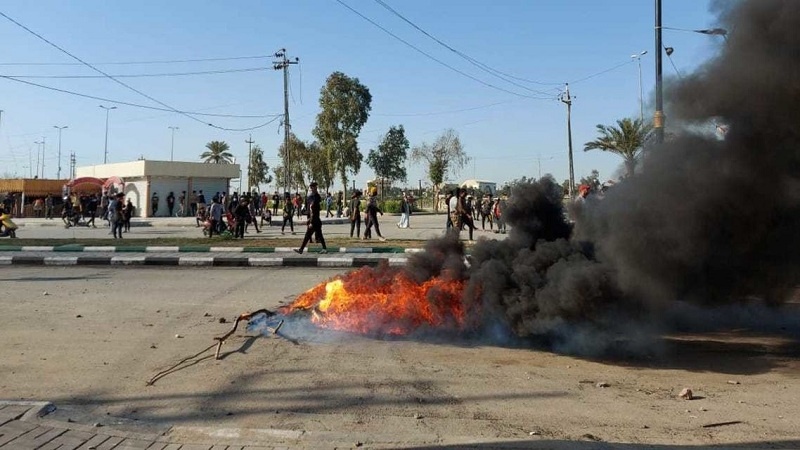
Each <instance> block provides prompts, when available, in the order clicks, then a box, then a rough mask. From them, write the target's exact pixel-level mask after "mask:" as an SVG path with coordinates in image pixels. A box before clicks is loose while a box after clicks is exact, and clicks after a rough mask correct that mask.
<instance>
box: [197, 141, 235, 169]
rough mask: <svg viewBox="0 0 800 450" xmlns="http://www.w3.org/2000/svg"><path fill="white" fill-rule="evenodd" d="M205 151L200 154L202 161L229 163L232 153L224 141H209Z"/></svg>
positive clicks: (231, 160)
mask: <svg viewBox="0 0 800 450" xmlns="http://www.w3.org/2000/svg"><path fill="white" fill-rule="evenodd" d="M206 148H207V149H208V150H207V151H205V152H203V154H202V155H200V158H201V159H202V160H203V162H204V163H213V164H231V163H232V162H233V154H232V153H231V152H229V151H228V150H230V148H231V147H230V146H229V145H228V143H227V142H225V141H211V142H209V143H208V144H206Z"/></svg>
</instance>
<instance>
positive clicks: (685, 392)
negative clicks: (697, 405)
mask: <svg viewBox="0 0 800 450" xmlns="http://www.w3.org/2000/svg"><path fill="white" fill-rule="evenodd" d="M678 397H679V398H682V399H684V400H691V399H692V398H694V397H693V396H692V390H691V389H689V388H683V389H682V390H681V393H680V394H678Z"/></svg>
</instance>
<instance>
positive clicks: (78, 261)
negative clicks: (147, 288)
mask: <svg viewBox="0 0 800 450" xmlns="http://www.w3.org/2000/svg"><path fill="white" fill-rule="evenodd" d="M407 261H408V258H406V257H404V256H398V257H388V258H366V257H364V258H359V257H336V256H333V257H330V256H329V257H320V256H316V255H309V256H295V257H280V256H196V255H193V256H159V255H118V256H98V255H96V254H95V255H87V256H58V255H54V256H38V255H12V256H0V266H8V265H15V266H186V267H325V268H352V267H364V266H371V267H376V266H379V265H381V264H388V265H390V266H405V265H406V262H407Z"/></svg>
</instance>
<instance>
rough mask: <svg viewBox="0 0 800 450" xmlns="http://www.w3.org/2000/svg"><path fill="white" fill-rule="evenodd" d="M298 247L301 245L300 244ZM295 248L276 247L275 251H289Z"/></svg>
mask: <svg viewBox="0 0 800 450" xmlns="http://www.w3.org/2000/svg"><path fill="white" fill-rule="evenodd" d="M298 247H300V246H299V245H298ZM292 250H294V249H293V248H292V247H275V253H287V252H291V251H292Z"/></svg>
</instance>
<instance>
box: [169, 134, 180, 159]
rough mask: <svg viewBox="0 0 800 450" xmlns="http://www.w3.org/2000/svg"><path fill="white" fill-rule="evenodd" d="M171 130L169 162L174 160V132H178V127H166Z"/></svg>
mask: <svg viewBox="0 0 800 450" xmlns="http://www.w3.org/2000/svg"><path fill="white" fill-rule="evenodd" d="M167 128H169V129H170V130H172V144H171V145H170V147H169V160H170V161H174V160H175V130H180V128H178V127H167Z"/></svg>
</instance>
